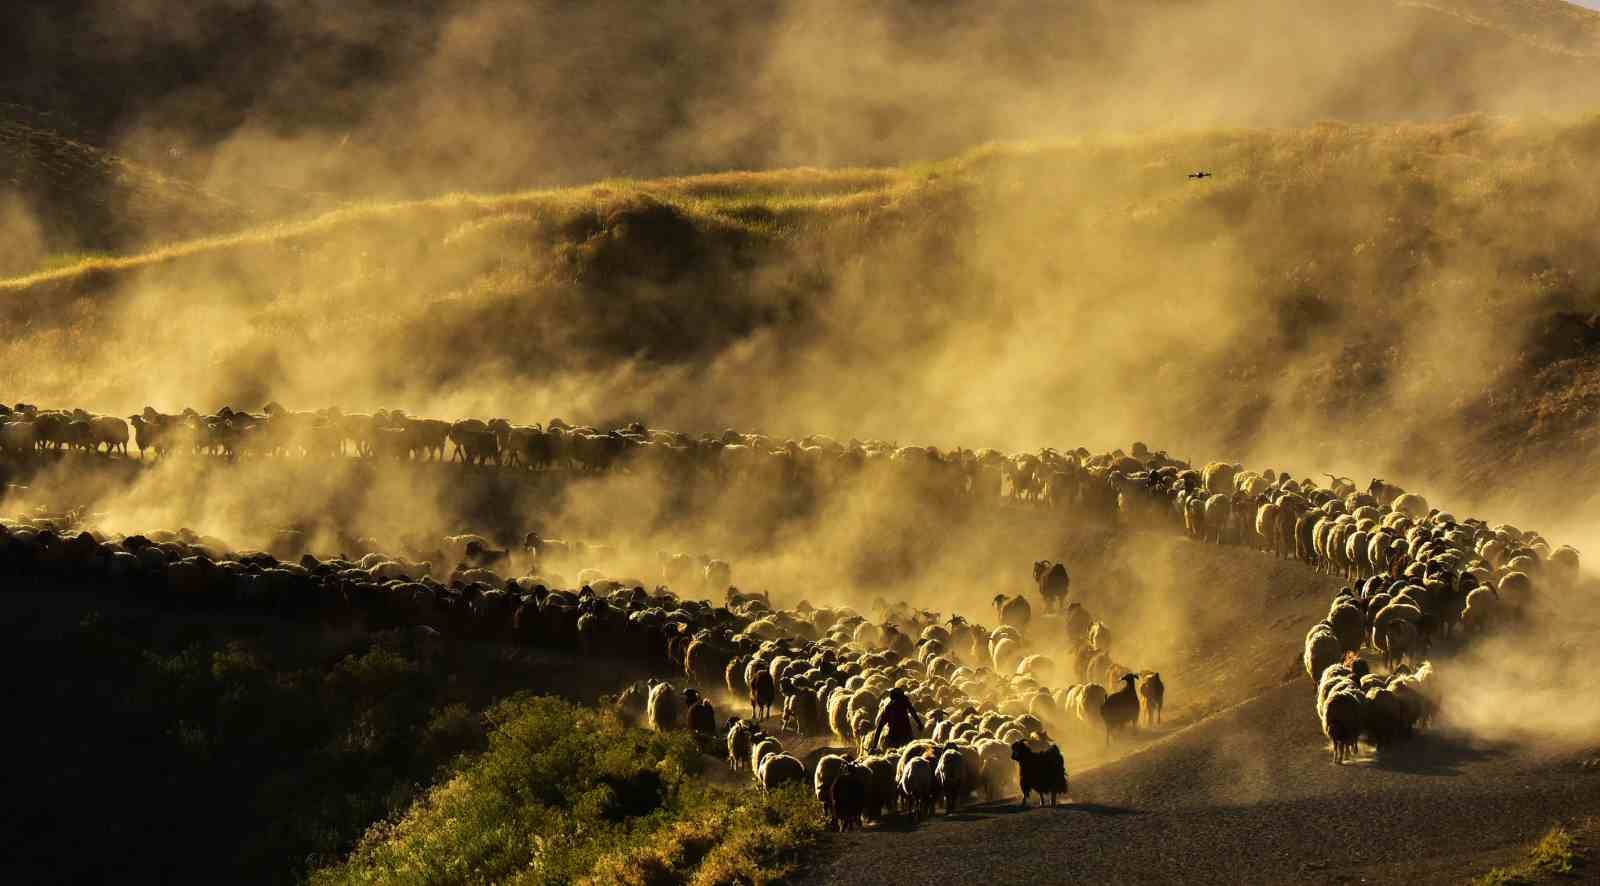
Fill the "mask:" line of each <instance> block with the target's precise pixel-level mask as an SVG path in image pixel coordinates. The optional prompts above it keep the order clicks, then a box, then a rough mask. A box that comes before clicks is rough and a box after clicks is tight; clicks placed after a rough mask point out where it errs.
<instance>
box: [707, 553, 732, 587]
mask: <svg viewBox="0 0 1600 886" xmlns="http://www.w3.org/2000/svg"><path fill="white" fill-rule="evenodd" d="M732 586H733V567H732V566H730V565H729V564H728V562H727V561H726V560H711V561H709V562H708V563H706V568H705V588H706V593H708V594H721V593H725V592H726V591H727V590H728V589H729V588H730V587H732Z"/></svg>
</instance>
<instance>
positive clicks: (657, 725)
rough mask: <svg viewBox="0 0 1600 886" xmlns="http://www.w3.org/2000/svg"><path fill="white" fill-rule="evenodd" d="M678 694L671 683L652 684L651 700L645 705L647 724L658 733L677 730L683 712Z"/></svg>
mask: <svg viewBox="0 0 1600 886" xmlns="http://www.w3.org/2000/svg"><path fill="white" fill-rule="evenodd" d="M679 701H680V700H679V698H678V693H677V691H676V690H674V689H673V688H672V684H671V683H666V682H655V683H652V684H650V699H649V701H648V702H646V703H645V722H647V723H649V724H650V728H651V729H653V730H655V731H656V732H666V731H667V730H669V729H676V728H677V727H678V721H679V720H680V719H681V717H682V714H683V711H682V707H683V706H682V705H681V704H680V703H679Z"/></svg>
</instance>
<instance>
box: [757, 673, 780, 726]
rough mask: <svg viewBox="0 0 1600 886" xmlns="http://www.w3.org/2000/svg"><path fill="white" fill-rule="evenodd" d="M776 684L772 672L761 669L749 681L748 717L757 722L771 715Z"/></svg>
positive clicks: (775, 698)
mask: <svg viewBox="0 0 1600 886" xmlns="http://www.w3.org/2000/svg"><path fill="white" fill-rule="evenodd" d="M777 695H778V684H777V683H776V682H775V681H774V680H773V679H772V672H771V671H768V670H766V669H764V668H763V669H762V670H759V671H757V672H756V675H755V679H754V680H752V681H750V718H751V719H753V720H755V721H756V722H757V723H759V722H761V721H762V720H765V719H766V718H768V717H770V716H772V703H773V702H774V701H775V700H777Z"/></svg>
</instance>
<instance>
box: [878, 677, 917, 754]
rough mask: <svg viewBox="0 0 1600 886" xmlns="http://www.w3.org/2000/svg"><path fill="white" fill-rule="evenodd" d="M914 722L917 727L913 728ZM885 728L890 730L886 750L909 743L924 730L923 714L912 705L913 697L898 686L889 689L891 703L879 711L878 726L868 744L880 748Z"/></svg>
mask: <svg viewBox="0 0 1600 886" xmlns="http://www.w3.org/2000/svg"><path fill="white" fill-rule="evenodd" d="M912 723H915V724H916V728H915V729H913V728H912ZM884 729H888V730H889V741H888V743H887V744H886V745H885V746H884V749H885V750H893V749H894V748H897V747H900V746H901V745H903V744H907V743H909V742H910V741H911V740H912V739H914V738H916V737H917V732H919V731H921V730H922V716H921V715H920V714H918V713H917V709H916V708H914V707H912V706H911V699H909V698H907V697H906V691H905V690H904V689H901V688H900V687H898V686H896V687H895V688H893V689H891V690H889V703H888V704H886V705H884V706H883V710H881V711H879V712H878V726H877V728H876V729H874V730H873V732H872V743H871V744H869V745H867V747H868V748H870V749H871V750H873V751H876V750H877V749H878V738H879V737H880V736H882V735H883V731H884Z"/></svg>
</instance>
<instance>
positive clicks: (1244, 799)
mask: <svg viewBox="0 0 1600 886" xmlns="http://www.w3.org/2000/svg"><path fill="white" fill-rule="evenodd" d="M1310 693H1311V687H1310V685H1309V683H1306V682H1304V681H1298V682H1293V683H1289V684H1286V685H1283V686H1281V687H1278V688H1276V689H1272V690H1269V691H1267V692H1265V693H1262V694H1261V695H1259V696H1257V697H1256V698H1254V699H1251V700H1249V701H1247V702H1245V703H1243V704H1240V705H1238V706H1236V707H1234V708H1231V709H1229V710H1227V711H1225V712H1223V713H1221V714H1218V715H1216V716H1213V717H1210V718H1208V719H1206V720H1205V721H1204V722H1202V723H1199V724H1197V725H1195V726H1194V727H1192V728H1189V729H1186V730H1183V731H1181V732H1179V733H1176V734H1172V735H1170V736H1168V737H1167V738H1166V739H1165V740H1161V741H1158V742H1156V743H1155V744H1153V745H1151V746H1150V747H1148V748H1146V749H1144V750H1142V751H1140V752H1136V753H1134V754H1132V755H1130V756H1128V757H1125V758H1123V759H1121V760H1118V761H1116V762H1112V763H1108V764H1106V765H1104V766H1100V767H1097V768H1095V769H1092V770H1090V771H1085V772H1079V773H1075V774H1074V776H1073V780H1072V800H1073V803H1072V804H1070V805H1067V806H1063V807H1060V808H1056V809H1044V810H1031V811H1028V812H1025V813H1024V812H1020V811H1019V810H1018V809H1017V807H1016V806H1014V805H998V804H993V805H989V806H985V807H978V808H975V809H973V810H971V811H970V812H964V813H959V814H957V815H955V816H953V817H951V818H950V819H948V820H947V819H944V818H939V819H937V820H935V821H933V822H932V823H930V824H925V825H923V826H922V827H919V828H916V829H914V830H906V831H905V832H902V833H892V834H885V833H878V832H870V831H869V832H864V833H854V834H850V835H846V836H842V837H837V838H834V839H833V840H832V842H831V844H830V846H829V848H828V850H827V855H826V857H825V860H822V861H820V862H819V864H818V865H817V867H816V868H815V870H814V872H813V874H812V875H811V877H810V878H809V879H808V881H807V882H808V884H811V886H820V884H868V883H906V884H915V883H929V884H948V883H951V882H962V881H965V882H973V883H984V884H986V886H987V884H1006V883H1017V884H1023V883H1060V882H1090V883H1172V882H1180V881H1181V882H1205V883H1289V882H1296V883H1347V882H1358V881H1360V880H1362V879H1365V880H1367V881H1372V880H1374V879H1376V880H1377V881H1380V882H1389V881H1394V880H1399V879H1402V878H1403V879H1404V880H1405V881H1406V882H1408V883H1412V884H1420V883H1454V882H1460V881H1461V879H1462V878H1463V876H1466V875H1468V874H1470V873H1472V872H1474V871H1480V870H1481V869H1482V868H1483V866H1484V862H1483V859H1485V858H1489V857H1495V856H1496V855H1497V854H1504V853H1505V851H1507V850H1508V849H1512V848H1513V847H1516V846H1518V845H1521V844H1523V843H1526V842H1527V841H1528V840H1530V839H1533V838H1535V837H1537V836H1538V834H1539V833H1540V832H1541V831H1543V830H1544V829H1545V828H1547V827H1548V826H1549V825H1550V824H1551V823H1552V821H1554V820H1556V819H1559V818H1564V817H1569V816H1574V815H1580V814H1595V813H1600V775H1596V774H1591V773H1586V772H1584V771H1583V770H1582V769H1581V768H1580V767H1579V765H1578V763H1577V759H1576V755H1575V754H1574V753H1563V752H1559V751H1541V750H1534V749H1527V748H1510V747H1496V746H1493V745H1487V744H1482V743H1475V742H1473V741H1471V740H1470V739H1467V738H1465V737H1461V736H1452V735H1445V734H1440V733H1433V734H1425V735H1421V736H1419V737H1418V738H1417V739H1416V740H1415V741H1414V742H1412V743H1411V744H1409V745H1408V746H1406V747H1405V748H1403V749H1401V750H1400V751H1398V752H1397V753H1392V754H1389V755H1386V757H1385V758H1384V759H1383V760H1382V761H1378V760H1375V759H1372V758H1370V757H1364V758H1362V759H1361V760H1360V761H1359V762H1357V763H1355V764H1352V765H1347V766H1342V767H1341V766H1335V765H1333V764H1332V763H1331V762H1330V761H1329V757H1328V752H1327V749H1326V742H1325V740H1324V739H1323V737H1322V735H1321V733H1320V731H1319V730H1318V727H1317V723H1316V719H1315V717H1313V716H1311V715H1310V708H1311V704H1310V700H1309V698H1310ZM892 828H893V826H891V829H892Z"/></svg>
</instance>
